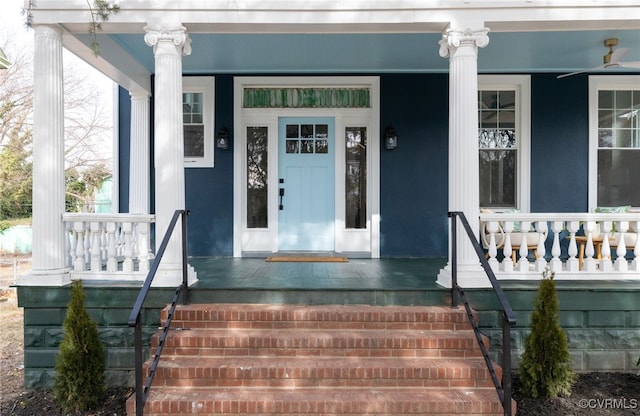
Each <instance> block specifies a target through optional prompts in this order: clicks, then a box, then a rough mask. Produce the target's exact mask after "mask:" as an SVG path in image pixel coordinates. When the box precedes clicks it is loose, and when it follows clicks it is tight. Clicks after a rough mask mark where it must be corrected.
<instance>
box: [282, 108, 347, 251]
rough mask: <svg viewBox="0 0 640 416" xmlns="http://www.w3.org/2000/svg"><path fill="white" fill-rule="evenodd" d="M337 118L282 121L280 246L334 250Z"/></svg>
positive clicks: (286, 119)
mask: <svg viewBox="0 0 640 416" xmlns="http://www.w3.org/2000/svg"><path fill="white" fill-rule="evenodd" d="M334 126H335V122H334V119H333V118H327V117H322V118H321V117H286V118H284V117H281V118H279V120H278V137H279V140H278V175H279V176H278V187H279V196H278V198H279V202H278V204H279V206H278V213H279V214H278V224H279V225H278V249H279V250H280V251H333V250H334V248H335V225H334V222H335V190H334V189H335V187H334V184H335V169H334V159H335V149H334V147H335V138H334Z"/></svg>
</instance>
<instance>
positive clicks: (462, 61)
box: [438, 28, 489, 287]
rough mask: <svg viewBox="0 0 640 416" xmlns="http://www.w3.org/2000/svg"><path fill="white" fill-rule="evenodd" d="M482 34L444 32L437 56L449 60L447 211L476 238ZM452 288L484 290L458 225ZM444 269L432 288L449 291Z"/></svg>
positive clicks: (476, 262)
mask: <svg viewBox="0 0 640 416" xmlns="http://www.w3.org/2000/svg"><path fill="white" fill-rule="evenodd" d="M488 31H489V30H488V29H486V28H482V29H479V30H472V29H466V30H454V29H447V30H446V32H445V33H444V34H443V35H442V40H441V41H440V56H442V57H445V58H446V57H448V58H449V210H450V211H462V212H464V214H465V215H466V217H467V219H468V220H469V224H470V225H471V228H472V230H473V231H474V232H475V233H476V239H477V234H478V230H479V227H480V223H479V218H478V217H479V215H480V194H479V180H478V172H479V162H478V62H477V57H478V48H479V47H485V46H486V45H487V44H488V43H489V37H488V36H487V33H488ZM457 234H458V235H457V242H458V250H457V260H458V261H457V265H458V284H459V285H460V286H461V287H482V286H488V285H489V281H488V279H487V278H486V276H485V275H484V273H483V272H482V269H481V267H480V263H479V260H478V256H477V255H476V253H475V251H474V250H473V247H472V245H471V243H470V242H469V238H468V237H467V234H466V232H465V231H464V229H463V228H462V225H461V224H458V233H457ZM450 271H451V270H450V265H447V266H446V268H445V269H444V270H443V271H441V273H440V275H439V276H438V283H439V284H441V285H443V286H447V287H450V286H451V273H450Z"/></svg>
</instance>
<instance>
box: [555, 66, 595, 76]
mask: <svg viewBox="0 0 640 416" xmlns="http://www.w3.org/2000/svg"><path fill="white" fill-rule="evenodd" d="M598 69H604V65H598V66H594V67H593V68H589V69H583V70H582V71H576V72H570V73H568V74H562V75H558V76H557V77H556V78H557V79H560V78H566V77H570V76H572V75H578V74H584V73H585V72H590V71H596V70H598Z"/></svg>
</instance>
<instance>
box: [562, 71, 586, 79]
mask: <svg viewBox="0 0 640 416" xmlns="http://www.w3.org/2000/svg"><path fill="white" fill-rule="evenodd" d="M585 72H587V70H584V71H576V72H570V73H568V74H562V75H558V76H557V77H556V78H557V79H560V78H566V77H570V76H572V75H578V74H583V73H585Z"/></svg>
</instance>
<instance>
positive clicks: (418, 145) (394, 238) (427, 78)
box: [380, 74, 449, 257]
mask: <svg viewBox="0 0 640 416" xmlns="http://www.w3.org/2000/svg"><path fill="white" fill-rule="evenodd" d="M448 85H449V83H448V75H447V74H435V75H383V76H382V77H381V79H380V133H381V135H382V136H384V134H385V130H386V128H387V126H388V125H389V124H393V127H394V128H395V130H396V132H397V133H398V147H397V148H396V149H394V150H386V149H385V148H384V143H381V146H382V149H381V150H380V218H381V222H380V255H381V256H382V257H425V256H426V257H435V256H446V254H447V204H448V196H447V195H448V194H447V192H448V178H447V176H448V125H449V120H448V114H449V109H448V106H449V105H448V102H449V99H448V97H449V93H448Z"/></svg>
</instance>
